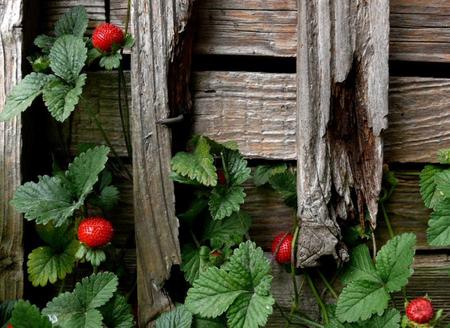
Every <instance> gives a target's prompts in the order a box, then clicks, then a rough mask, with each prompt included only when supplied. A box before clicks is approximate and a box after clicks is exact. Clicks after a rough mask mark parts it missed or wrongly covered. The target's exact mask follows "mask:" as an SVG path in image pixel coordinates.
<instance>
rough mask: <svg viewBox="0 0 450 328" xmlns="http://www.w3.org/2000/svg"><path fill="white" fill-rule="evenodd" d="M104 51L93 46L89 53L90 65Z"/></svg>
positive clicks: (88, 61)
mask: <svg viewBox="0 0 450 328" xmlns="http://www.w3.org/2000/svg"><path fill="white" fill-rule="evenodd" d="M101 56H102V53H101V51H100V50H98V49H97V48H92V49H89V50H88V53H87V63H88V65H90V64H92V63H93V62H94V61H95V60H96V59H98V58H100V57H101Z"/></svg>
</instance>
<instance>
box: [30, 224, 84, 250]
mask: <svg viewBox="0 0 450 328" xmlns="http://www.w3.org/2000/svg"><path fill="white" fill-rule="evenodd" d="M36 231H37V233H38V235H39V237H40V238H41V239H42V240H43V241H44V242H46V243H47V244H48V245H50V246H51V247H52V248H54V249H57V250H58V249H60V250H64V249H65V248H66V247H67V245H69V244H70V243H71V242H72V241H73V240H74V239H75V231H74V229H73V228H72V227H71V226H69V225H63V226H60V227H55V225H54V224H52V223H51V222H50V223H47V224H45V225H43V224H38V225H36Z"/></svg>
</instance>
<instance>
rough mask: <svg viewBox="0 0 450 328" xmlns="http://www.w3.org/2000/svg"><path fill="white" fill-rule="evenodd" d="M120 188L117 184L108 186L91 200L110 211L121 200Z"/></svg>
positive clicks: (92, 202)
mask: <svg viewBox="0 0 450 328" xmlns="http://www.w3.org/2000/svg"><path fill="white" fill-rule="evenodd" d="M119 194H120V193H119V190H118V189H117V187H115V186H106V187H104V188H103V189H102V190H101V191H100V194H99V195H97V196H95V197H94V198H92V199H90V200H89V202H90V203H91V204H93V205H95V206H98V207H100V208H102V209H103V210H105V211H110V210H112V209H113V208H114V206H116V205H117V203H118V202H119Z"/></svg>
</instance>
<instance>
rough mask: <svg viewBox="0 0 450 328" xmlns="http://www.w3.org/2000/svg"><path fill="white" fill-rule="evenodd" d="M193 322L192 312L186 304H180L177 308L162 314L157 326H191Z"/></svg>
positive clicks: (171, 327) (176, 327)
mask: <svg viewBox="0 0 450 328" xmlns="http://www.w3.org/2000/svg"><path fill="white" fill-rule="evenodd" d="M191 324H192V313H191V312H189V311H188V310H187V309H186V307H185V306H184V305H178V306H177V307H176V308H175V310H172V311H170V312H165V313H163V314H161V316H160V317H159V318H158V320H156V327H155V328H190V327H191Z"/></svg>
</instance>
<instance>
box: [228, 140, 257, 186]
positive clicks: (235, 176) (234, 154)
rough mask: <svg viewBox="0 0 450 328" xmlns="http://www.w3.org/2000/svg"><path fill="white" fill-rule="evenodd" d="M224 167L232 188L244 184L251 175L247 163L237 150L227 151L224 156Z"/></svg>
mask: <svg viewBox="0 0 450 328" xmlns="http://www.w3.org/2000/svg"><path fill="white" fill-rule="evenodd" d="M222 161H223V167H224V169H225V172H226V175H227V181H228V182H229V185H230V186H238V185H241V184H243V183H244V182H245V181H247V179H248V178H249V177H250V175H251V169H250V168H249V167H247V161H246V160H245V159H244V157H243V156H242V155H241V154H240V153H239V152H238V151H237V150H228V149H226V150H225V151H224V152H223V155H222Z"/></svg>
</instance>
